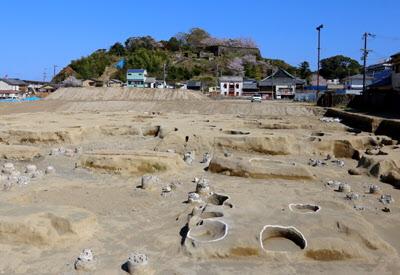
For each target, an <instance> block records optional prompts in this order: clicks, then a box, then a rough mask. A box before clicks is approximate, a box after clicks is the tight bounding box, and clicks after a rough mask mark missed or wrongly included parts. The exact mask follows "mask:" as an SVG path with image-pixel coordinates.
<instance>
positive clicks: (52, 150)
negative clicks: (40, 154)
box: [50, 148, 59, 156]
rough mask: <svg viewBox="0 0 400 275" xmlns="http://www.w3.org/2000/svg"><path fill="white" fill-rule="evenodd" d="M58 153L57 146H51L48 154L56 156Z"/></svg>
mask: <svg viewBox="0 0 400 275" xmlns="http://www.w3.org/2000/svg"><path fill="white" fill-rule="evenodd" d="M58 154H59V151H58V148H51V149H50V155H51V156H57V155H58Z"/></svg>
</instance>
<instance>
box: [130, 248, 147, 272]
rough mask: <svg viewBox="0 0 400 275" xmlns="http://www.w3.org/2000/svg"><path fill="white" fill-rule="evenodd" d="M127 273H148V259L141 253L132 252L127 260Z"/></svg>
mask: <svg viewBox="0 0 400 275" xmlns="http://www.w3.org/2000/svg"><path fill="white" fill-rule="evenodd" d="M127 269H128V273H129V274H132V275H145V274H149V259H148V257H147V256H146V255H144V254H141V253H133V254H132V255H130V256H129V258H128V262H127Z"/></svg>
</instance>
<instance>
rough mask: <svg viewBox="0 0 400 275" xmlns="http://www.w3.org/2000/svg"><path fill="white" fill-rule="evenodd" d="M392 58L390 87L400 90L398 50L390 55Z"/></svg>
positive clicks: (399, 54)
mask: <svg viewBox="0 0 400 275" xmlns="http://www.w3.org/2000/svg"><path fill="white" fill-rule="evenodd" d="M391 58H392V77H391V81H392V88H393V90H395V91H400V52H398V53H396V54H394V55H392V56H391Z"/></svg>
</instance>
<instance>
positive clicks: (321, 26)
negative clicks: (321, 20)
mask: <svg viewBox="0 0 400 275" xmlns="http://www.w3.org/2000/svg"><path fill="white" fill-rule="evenodd" d="M323 27H324V25H320V26H318V27H317V28H316V29H317V31H318V70H317V100H318V94H319V58H320V51H321V43H320V40H321V29H322V28H323Z"/></svg>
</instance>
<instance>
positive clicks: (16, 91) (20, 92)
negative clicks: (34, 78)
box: [0, 78, 28, 99]
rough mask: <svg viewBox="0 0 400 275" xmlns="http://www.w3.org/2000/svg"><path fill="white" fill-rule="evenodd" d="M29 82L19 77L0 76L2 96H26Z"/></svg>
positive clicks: (3, 97) (5, 97)
mask: <svg viewBox="0 0 400 275" xmlns="http://www.w3.org/2000/svg"><path fill="white" fill-rule="evenodd" d="M27 86H28V83H26V82H25V81H23V80H21V79H18V78H0V98H1V99H8V98H20V97H23V96H25V93H26V92H27Z"/></svg>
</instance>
